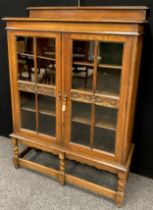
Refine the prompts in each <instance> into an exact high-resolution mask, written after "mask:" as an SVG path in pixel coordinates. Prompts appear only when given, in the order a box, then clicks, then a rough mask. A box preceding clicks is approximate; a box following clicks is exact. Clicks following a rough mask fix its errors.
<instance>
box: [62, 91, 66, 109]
mask: <svg viewBox="0 0 153 210" xmlns="http://www.w3.org/2000/svg"><path fill="white" fill-rule="evenodd" d="M66 102H67V94H66V93H65V94H64V98H63V105H62V112H65V111H66Z"/></svg>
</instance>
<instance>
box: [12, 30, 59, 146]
mask: <svg viewBox="0 0 153 210" xmlns="http://www.w3.org/2000/svg"><path fill="white" fill-rule="evenodd" d="M15 42H16V57H17V78H18V89H19V104H20V108H19V109H20V112H19V113H20V131H22V132H24V133H28V134H29V135H30V134H31V135H34V136H36V135H37V136H38V138H39V137H41V136H43V138H45V137H46V139H49V140H50V141H51V140H53V141H55V140H56V141H58V142H60V139H61V130H58V129H57V128H58V127H59V126H56V125H57V124H58V125H59V124H60V123H61V113H60V111H61V109H60V107H61V104H60V103H61V102H60V98H61V96H60V94H61V66H60V59H61V58H60V49H61V44H60V34H47V33H44V34H42V33H36V34H32V33H31V35H30V33H29V34H28V36H27V35H25V34H24V33H21V34H18V35H16V36H15Z"/></svg>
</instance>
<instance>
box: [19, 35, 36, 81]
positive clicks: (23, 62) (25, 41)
mask: <svg viewBox="0 0 153 210" xmlns="http://www.w3.org/2000/svg"><path fill="white" fill-rule="evenodd" d="M16 47H17V63H18V79H19V80H27V81H31V82H33V81H34V55H33V38H31V37H17V38H16Z"/></svg>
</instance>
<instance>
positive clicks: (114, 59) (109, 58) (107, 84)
mask: <svg viewBox="0 0 153 210" xmlns="http://www.w3.org/2000/svg"><path fill="white" fill-rule="evenodd" d="M122 53H123V44H122V43H108V42H100V44H99V56H98V58H99V64H98V68H97V82H96V92H97V93H104V94H114V95H118V94H119V90H120V78H121V69H122Z"/></svg>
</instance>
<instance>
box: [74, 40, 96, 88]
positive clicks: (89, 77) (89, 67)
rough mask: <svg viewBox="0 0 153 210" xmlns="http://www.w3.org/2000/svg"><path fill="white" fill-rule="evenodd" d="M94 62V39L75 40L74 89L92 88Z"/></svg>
mask: <svg viewBox="0 0 153 210" xmlns="http://www.w3.org/2000/svg"><path fill="white" fill-rule="evenodd" d="M93 63H94V41H78V40H75V41H73V67H72V77H73V78H72V88H73V89H84V90H91V89H92V83H93Z"/></svg>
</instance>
